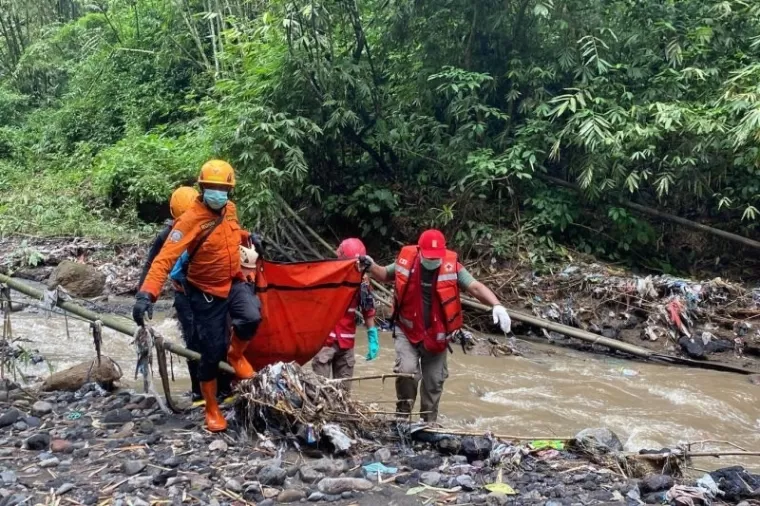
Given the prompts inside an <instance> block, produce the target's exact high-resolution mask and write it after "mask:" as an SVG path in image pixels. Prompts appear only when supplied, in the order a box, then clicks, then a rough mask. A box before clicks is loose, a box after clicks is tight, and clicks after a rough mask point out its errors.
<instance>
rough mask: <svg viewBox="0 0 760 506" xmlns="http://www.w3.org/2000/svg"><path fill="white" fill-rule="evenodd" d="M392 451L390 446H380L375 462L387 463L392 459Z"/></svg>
mask: <svg viewBox="0 0 760 506" xmlns="http://www.w3.org/2000/svg"><path fill="white" fill-rule="evenodd" d="M392 456H393V455H392V454H391V451H390V450H389V449H388V448H380V449H379V450H377V451H376V452H375V462H384V463H387V462H389V461H390V460H391V457H392Z"/></svg>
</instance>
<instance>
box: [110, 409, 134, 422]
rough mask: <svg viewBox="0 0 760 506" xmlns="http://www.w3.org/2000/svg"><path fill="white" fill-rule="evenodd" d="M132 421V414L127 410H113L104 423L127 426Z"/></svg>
mask: <svg viewBox="0 0 760 506" xmlns="http://www.w3.org/2000/svg"><path fill="white" fill-rule="evenodd" d="M131 421H132V413H131V412H129V411H127V410H126V409H112V410H111V411H109V412H108V413H106V416H105V417H104V418H103V422H104V423H108V424H125V423H127V422H131Z"/></svg>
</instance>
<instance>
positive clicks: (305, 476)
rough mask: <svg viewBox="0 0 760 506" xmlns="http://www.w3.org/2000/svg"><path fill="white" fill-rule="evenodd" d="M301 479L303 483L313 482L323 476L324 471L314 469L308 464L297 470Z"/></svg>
mask: <svg viewBox="0 0 760 506" xmlns="http://www.w3.org/2000/svg"><path fill="white" fill-rule="evenodd" d="M299 474H300V476H301V481H302V482H304V483H315V482H317V481H319V480H321V479H322V478H324V477H325V475H324V473H320V472H319V471H317V470H316V469H314V468H313V467H310V466H304V467H302V468H301V469H300V470H299Z"/></svg>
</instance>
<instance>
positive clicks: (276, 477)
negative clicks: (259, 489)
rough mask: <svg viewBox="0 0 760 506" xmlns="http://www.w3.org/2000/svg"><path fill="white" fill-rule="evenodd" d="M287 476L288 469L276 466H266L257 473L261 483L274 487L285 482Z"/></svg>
mask: <svg viewBox="0 0 760 506" xmlns="http://www.w3.org/2000/svg"><path fill="white" fill-rule="evenodd" d="M287 476H288V473H287V471H285V470H284V469H282V468H279V467H275V466H264V467H263V468H261V470H260V471H259V472H258V474H256V477H257V478H258V480H259V483H261V484H262V485H269V486H272V487H277V486H280V485H282V484H283V483H285V478H286V477H287Z"/></svg>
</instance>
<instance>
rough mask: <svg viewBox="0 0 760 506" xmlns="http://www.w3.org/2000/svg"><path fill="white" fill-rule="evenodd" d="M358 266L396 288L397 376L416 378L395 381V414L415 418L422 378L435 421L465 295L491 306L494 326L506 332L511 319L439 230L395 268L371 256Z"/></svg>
mask: <svg viewBox="0 0 760 506" xmlns="http://www.w3.org/2000/svg"><path fill="white" fill-rule="evenodd" d="M359 261H360V263H361V264H363V265H366V266H368V269H369V273H370V275H371V276H372V277H373V278H375V279H377V280H378V281H383V282H390V281H392V280H393V281H394V284H395V287H394V310H393V316H392V318H391V320H392V322H393V323H394V324H395V330H394V337H395V339H394V341H395V342H394V347H395V349H396V363H395V366H394V372H396V373H402V374H414V376H415V377H414V378H413V379H412V378H396V397H397V405H396V411H397V412H399V413H411V410H412V407H413V406H414V402H415V399H416V398H417V388H418V385H419V382H420V379H421V380H422V389H421V393H420V397H421V399H420V411H422V418H423V420H425V421H427V422H435V421H436V420H437V418H438V405H439V403H440V400H441V394H442V393H443V384H444V382H445V380H446V378H447V377H448V364H447V362H446V359H447V357H446V351H447V350H448V348H449V340H450V338H451V336H452V334H453V333H455V332H457V331H458V330H460V329H461V328H462V325H463V321H462V303H461V301H460V298H459V294H460V291H462V290H464V291H466V292H467V293H469V294H470V295H472V296H473V297H475V298H476V299H478V300H479V301H480V302H482V303H483V304H487V305H489V306H491V307H492V308H493V309H492V315H493V321H494V323H495V324H498V325H499V327H500V328H501V330H502V331H503V332H505V333H507V332H509V330H510V327H511V325H512V323H511V320H510V318H509V314H508V313H507V310H506V309H504V306H502V305H501V304H500V303H499V300H498V299H497V298H496V295H495V294H494V293H493V292H492V291H491V290H490V289H489V288H488V287H486V286H485V285H484V284H483V283H481V282H479V281H476V280H475V278H473V277H472V275H471V274H470V273H469V272H468V271H467V269H465V268H464V267H463V266H462V264H460V263H459V260H458V258H457V254H456V253H455V252H453V251H451V250H448V249H446V239H445V238H444V236H443V233H441V232H440V231H438V230H426V231H425V232H423V233H422V235H420V238H419V241H418V243H417V245H416V246H404V247H403V248H402V249H401V252H400V253H399V255H398V257H397V258H396V261H395V263H393V264H391V265H388V266H385V267H383V266H380V265H377V264H375V263H374V262H373V261H372V259H371V258H370V257H366V256H365V257H362V258H361V259H360V260H359Z"/></svg>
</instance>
